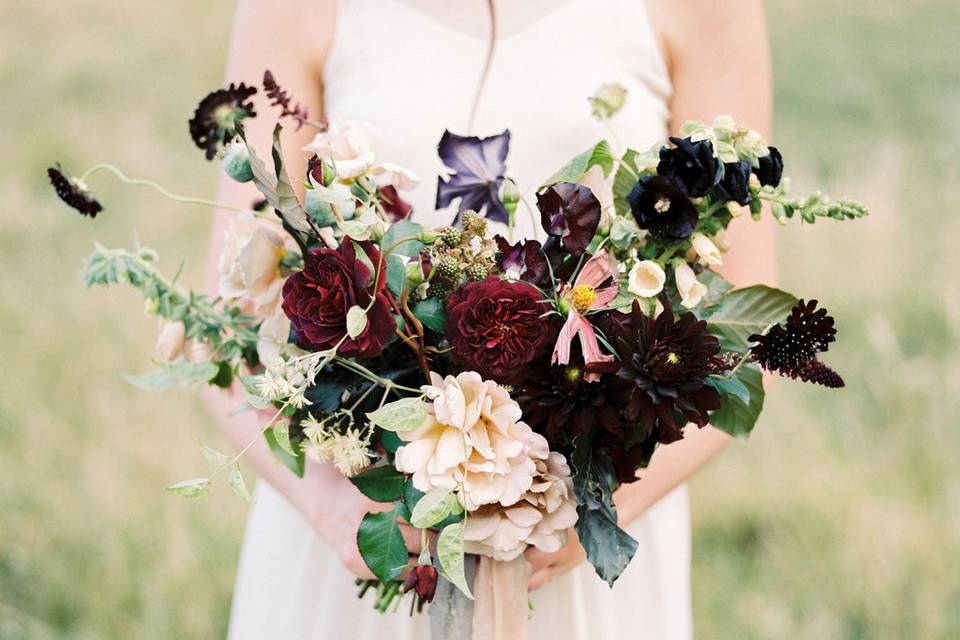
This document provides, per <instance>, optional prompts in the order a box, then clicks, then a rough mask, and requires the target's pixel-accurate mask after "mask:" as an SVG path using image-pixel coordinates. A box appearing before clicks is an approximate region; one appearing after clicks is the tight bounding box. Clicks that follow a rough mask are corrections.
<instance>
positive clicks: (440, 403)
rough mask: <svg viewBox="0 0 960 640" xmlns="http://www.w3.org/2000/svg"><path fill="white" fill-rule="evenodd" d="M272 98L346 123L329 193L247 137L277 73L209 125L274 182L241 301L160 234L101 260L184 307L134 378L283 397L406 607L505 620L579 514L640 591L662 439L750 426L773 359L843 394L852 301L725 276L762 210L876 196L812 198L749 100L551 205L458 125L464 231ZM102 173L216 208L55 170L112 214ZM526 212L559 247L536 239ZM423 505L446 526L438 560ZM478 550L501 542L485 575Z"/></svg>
mask: <svg viewBox="0 0 960 640" xmlns="http://www.w3.org/2000/svg"><path fill="white" fill-rule="evenodd" d="M264 90H265V91H266V92H267V94H268V95H269V96H270V98H271V99H272V100H273V104H274V105H275V106H277V107H279V108H280V109H281V114H280V117H281V118H287V119H291V120H293V121H295V122H296V123H297V125H298V126H312V127H316V129H317V131H318V132H317V135H316V138H315V139H314V141H313V142H312V143H311V144H310V145H308V146H307V147H306V151H307V152H308V153H310V154H312V155H311V157H310V160H309V166H308V171H307V175H306V176H305V177H304V181H303V183H304V186H305V188H306V197H305V198H304V200H303V202H301V201H300V199H299V198H298V197H297V195H296V192H295V190H294V188H293V181H292V179H291V178H290V176H288V175H287V171H286V169H285V167H284V164H283V159H282V158H283V155H282V152H281V149H280V142H279V140H280V138H279V132H280V126H279V125H277V128H276V129H275V132H274V145H273V149H272V160H273V162H272V167H269V166H268V165H267V164H266V163H265V162H264V161H263V160H262V159H261V156H260V155H259V154H258V153H257V152H256V151H255V150H254V149H253V148H252V147H250V146H248V145H247V144H246V140H245V135H244V131H243V121H244V120H246V119H247V118H252V117H255V114H254V113H253V110H252V107H251V105H250V103H249V102H248V100H249V97H250V96H251V95H253V94H254V93H255V92H256V91H257V89H256V88H254V87H247V86H245V85H242V84H241V85H239V86H237V85H230V86H229V87H228V88H226V89H223V90H219V91H215V92H213V93H211V94H210V95H209V96H207V97H206V98H205V99H204V100H203V101H202V102H201V103H200V105H199V107H198V109H197V112H196V114H195V116H194V118H193V119H192V120H191V121H190V132H191V135H192V137H193V139H194V141H195V142H196V144H197V145H198V146H199V147H201V148H202V149H204V150H205V153H206V157H207V158H208V159H213V158H221V159H222V161H223V165H224V170H225V171H226V173H227V174H228V175H229V176H230V177H231V178H233V179H235V180H238V181H241V182H246V181H250V182H253V184H255V185H256V187H257V188H258V189H259V191H260V192H261V194H262V195H263V198H264V200H263V202H262V203H260V204H258V205H257V206H255V207H252V208H251V209H245V210H240V211H238V215H237V218H236V220H235V223H234V225H233V226H232V227H231V229H230V231H229V232H228V234H227V242H226V244H225V249H224V253H223V255H222V256H221V257H220V264H219V267H220V272H221V281H220V297H219V298H217V299H214V300H210V299H208V298H207V297H206V296H203V295H199V294H196V293H194V292H192V291H185V290H183V289H181V288H180V287H179V286H178V285H177V282H176V280H177V279H176V278H172V279H168V278H166V277H165V276H163V275H162V274H161V273H160V272H159V271H158V269H157V256H156V254H155V252H153V251H151V250H150V249H146V248H143V247H136V248H134V250H132V251H127V250H122V249H106V248H103V247H99V246H98V247H97V249H96V250H95V251H94V253H93V254H92V255H91V256H90V258H89V259H88V261H87V266H86V270H85V280H86V282H87V284H88V285H92V284H99V285H110V284H115V283H119V282H128V283H130V284H132V285H134V286H136V287H137V288H139V289H140V290H141V291H142V292H143V294H144V296H145V299H146V302H147V309H148V312H150V313H152V314H155V315H157V316H159V317H161V318H163V319H164V322H165V325H164V328H163V330H162V332H161V335H160V340H159V343H158V349H157V355H158V368H157V369H156V370H155V371H153V372H150V373H147V374H143V375H139V376H128V380H129V381H131V382H132V383H134V384H136V385H138V386H141V387H144V388H150V389H161V388H165V387H169V386H171V385H174V384H176V383H178V382H186V383H196V384H214V385H218V386H222V387H227V386H230V385H233V384H240V385H242V386H243V388H244V389H245V391H246V398H247V404H248V405H249V406H251V407H253V408H256V409H260V410H269V411H270V412H271V417H270V419H269V420H268V421H267V422H266V423H265V424H264V425H263V433H262V437H265V438H266V439H267V441H268V442H269V444H270V446H271V448H272V449H273V450H274V452H275V453H276V454H277V455H278V456H279V457H280V459H281V460H283V461H284V463H285V464H286V465H287V466H288V467H290V469H291V470H293V472H294V473H297V474H303V470H304V465H305V463H306V460H308V459H309V460H313V461H316V462H329V463H331V464H332V465H333V466H335V468H336V469H337V470H338V471H339V472H340V473H342V474H343V475H344V476H347V477H349V478H350V479H351V481H352V482H353V484H354V485H355V486H356V487H357V488H358V489H359V490H360V491H361V492H362V493H363V494H364V495H365V496H367V497H368V498H369V499H371V500H374V501H376V502H379V503H384V505H385V507H386V508H385V510H383V511H378V512H376V513H370V514H368V515H367V516H366V517H364V518H363V522H362V523H361V525H360V527H359V530H358V532H357V539H356V544H357V547H358V549H359V552H360V554H361V555H362V557H363V559H364V561H365V563H366V565H367V566H368V567H369V568H370V570H371V571H372V573H373V574H374V575H375V576H376V578H377V579H376V580H375V581H372V582H370V581H366V582H362V583H361V589H362V591H361V595H362V594H363V593H367V592H368V591H370V590H371V589H373V590H374V591H375V592H376V607H377V608H378V609H379V610H381V611H384V610H386V609H387V607H389V606H390V605H391V604H392V603H394V602H395V601H396V599H397V598H398V597H401V594H402V593H405V592H413V593H414V594H415V595H414V597H413V598H412V599H411V607H415V608H417V609H419V608H421V607H422V606H423V604H424V603H425V602H429V601H430V600H431V599H432V598H433V596H434V593H435V590H436V589H437V585H438V576H439V577H442V581H441V583H445V584H452V585H455V586H456V587H457V588H459V589H460V590H461V591H462V592H463V593H464V594H466V595H467V596H468V597H471V596H472V592H473V591H476V592H477V596H478V599H480V598H481V597H482V598H484V599H485V600H484V602H483V603H481V602H478V603H477V607H478V608H477V612H478V613H477V617H479V616H480V615H481V613H480V612H489V604H488V603H489V597H490V589H489V587H490V582H489V580H490V576H494V575H505V574H506V573H509V571H508V570H507V569H506V568H507V567H520V571H521V572H522V568H523V567H524V566H525V565H524V560H523V558H522V553H523V552H524V550H525V549H527V548H528V547H529V546H535V547H537V548H539V549H541V550H543V551H545V552H552V551H556V550H558V549H560V548H561V547H562V546H563V545H564V543H565V541H566V539H567V536H568V532H569V530H570V529H571V528H574V527H575V529H576V532H577V535H578V536H579V540H580V543H581V544H582V545H583V548H584V549H585V551H586V555H587V558H588V560H589V561H590V562H591V563H592V564H593V566H594V567H595V568H596V571H597V573H598V574H599V575H600V577H601V578H603V579H604V580H606V581H607V582H609V583H610V584H611V585H612V584H613V583H614V582H615V581H616V579H617V577H618V576H619V575H620V574H621V573H622V572H623V570H624V569H625V568H626V566H627V564H628V563H629V562H630V559H631V558H632V556H633V555H634V553H635V551H636V546H637V543H636V542H635V541H634V540H633V539H632V538H631V537H630V536H629V535H628V534H627V533H626V532H624V531H623V530H622V529H620V527H619V526H618V523H617V513H616V507H615V504H614V501H613V493H614V491H615V490H616V489H617V487H619V486H620V485H622V484H625V483H630V482H634V481H635V480H636V479H637V471H638V470H639V469H642V468H644V467H645V466H646V465H647V464H648V463H649V462H650V459H651V457H652V456H653V455H654V454H655V451H656V449H657V447H658V445H660V444H669V443H671V442H674V441H676V440H679V439H681V438H682V437H683V433H684V429H690V428H698V427H704V426H706V425H707V424H710V425H713V426H714V427H716V428H718V429H722V430H723V431H726V432H728V433H730V434H733V435H736V436H746V435H748V434H749V433H750V431H751V430H752V428H753V426H754V424H755V423H756V420H757V418H758V416H759V414H760V412H761V409H762V407H763V399H764V391H763V387H762V384H761V370H766V371H768V372H771V373H777V374H780V375H783V376H787V377H791V378H795V379H798V380H801V381H805V382H811V383H815V384H819V385H822V386H825V387H831V388H835V387H841V386H843V381H842V379H841V377H840V376H839V375H838V374H837V373H836V372H834V371H833V370H832V369H830V368H829V367H828V366H827V365H826V364H824V363H823V362H822V361H821V360H820V354H822V353H823V352H825V351H827V349H828V347H829V345H830V343H832V342H833V341H834V339H835V334H836V330H835V329H834V321H833V318H831V317H830V316H829V315H828V314H827V312H826V310H825V309H823V308H821V307H820V306H819V305H818V303H817V302H816V301H815V300H811V301H803V300H797V299H796V298H794V297H793V296H792V295H790V294H788V293H786V292H783V291H780V290H778V289H774V288H771V287H768V286H764V285H755V286H751V287H747V288H742V289H734V288H733V287H732V286H731V285H730V283H728V282H726V281H725V280H724V279H723V278H722V277H721V276H720V275H719V274H717V273H716V272H715V271H714V270H713V269H712V268H713V267H715V266H718V265H720V264H722V261H723V255H724V253H725V250H726V248H727V247H726V245H725V243H724V231H725V230H726V228H727V227H728V226H729V225H730V223H731V221H732V220H733V219H734V218H736V217H738V216H752V217H753V218H755V219H759V218H760V217H761V216H763V215H773V216H774V217H775V218H776V219H777V220H778V221H779V222H781V223H784V224H785V223H788V222H789V221H791V220H792V219H794V218H800V220H801V221H802V222H806V223H814V222H816V220H817V218H833V219H835V220H847V219H853V218H858V217H860V216H863V215H866V209H865V208H864V207H863V206H862V205H859V204H858V203H855V202H850V201H846V200H840V201H833V200H830V199H829V198H827V197H826V196H824V195H822V194H819V193H816V194H813V195H811V196H808V197H794V196H791V195H790V194H789V180H788V179H786V178H784V177H783V176H782V173H783V160H782V157H781V155H780V153H779V151H778V150H777V149H776V148H774V147H770V146H768V145H767V144H766V142H765V141H764V140H763V138H762V137H761V136H760V135H759V134H758V133H757V132H755V131H752V130H750V129H748V128H746V127H743V126H741V125H739V124H737V123H735V122H734V121H733V120H732V119H731V118H729V117H720V118H717V119H716V120H715V121H714V122H713V123H712V124H710V125H707V124H704V123H702V122H688V123H686V124H685V125H684V126H683V127H682V129H681V136H680V137H675V138H670V140H669V143H668V144H664V145H658V146H657V147H655V148H654V149H651V150H649V151H636V150H632V149H627V150H625V151H623V152H615V151H614V150H613V148H612V147H611V145H610V144H609V143H607V142H605V141H600V142H598V143H597V144H595V145H594V146H592V147H591V148H589V149H587V150H585V151H584V152H583V153H582V154H580V155H579V156H577V157H576V158H573V159H571V160H570V161H569V162H567V163H566V164H565V165H563V166H562V167H561V168H560V170H559V171H557V172H556V173H554V174H553V175H552V176H551V177H550V178H549V179H547V180H545V181H544V182H543V183H542V184H540V185H530V186H531V187H532V189H531V190H530V193H531V194H533V196H532V197H530V198H527V197H524V195H523V193H524V192H523V191H522V190H521V189H520V188H518V186H517V185H516V184H515V183H514V182H513V181H512V180H510V179H509V177H508V172H507V162H506V161H507V156H508V151H509V144H510V134H509V132H508V131H504V132H503V133H500V134H497V135H493V136H489V137H485V138H479V137H473V136H459V135H456V134H453V133H450V132H449V131H448V132H445V133H444V134H443V135H442V137H441V138H440V143H439V146H438V151H439V154H440V157H441V159H442V160H443V161H444V163H445V165H446V166H447V167H448V169H449V170H450V173H449V175H447V176H442V177H440V179H439V181H438V186H437V208H438V209H439V208H444V207H448V206H451V205H452V204H454V203H456V205H457V211H456V214H455V215H453V214H451V225H450V226H446V227H440V228H425V227H423V226H422V225H420V224H418V223H416V222H414V221H413V219H412V218H411V215H412V208H411V206H410V205H409V204H408V203H407V202H406V201H405V200H404V197H403V194H404V193H405V192H407V191H409V189H410V188H412V187H413V186H414V185H415V184H416V178H415V177H414V176H413V175H412V174H411V173H410V172H408V171H405V170H404V169H402V168H401V167H399V166H397V165H393V164H390V163H387V162H383V161H382V160H381V159H380V158H377V157H376V156H375V154H374V152H373V148H374V145H373V144H372V143H371V140H372V139H373V138H374V137H375V136H377V135H379V134H378V133H377V132H376V131H374V130H373V128H372V127H369V126H368V125H364V124H362V123H357V122H341V123H332V124H329V125H328V124H327V123H326V122H322V121H313V120H310V118H309V114H307V113H306V111H305V110H304V109H303V108H302V107H300V106H299V105H296V104H295V103H294V102H293V100H292V99H291V97H290V96H288V95H287V94H286V92H285V91H283V89H282V88H281V87H280V86H279V84H278V83H277V82H276V80H275V79H274V78H273V77H272V75H270V74H269V72H268V73H267V74H265V76H264ZM622 99H623V94H622V92H619V91H613V90H611V88H610V87H606V88H604V90H602V91H601V92H600V93H598V94H597V96H595V97H594V98H593V99H592V105H593V108H594V113H595V115H596V116H597V117H599V118H609V117H610V115H612V113H614V112H616V110H617V109H618V108H619V107H620V104H621V103H622ZM99 170H107V171H111V172H113V173H114V174H116V175H117V176H118V177H120V178H121V179H122V180H125V181H128V182H132V183H139V184H148V185H151V186H154V187H155V188H157V189H158V190H161V191H162V192H163V193H165V194H167V195H170V196H171V197H174V199H179V200H186V201H189V202H195V203H196V202H201V203H202V202H203V201H200V200H198V199H192V198H180V197H178V196H172V195H171V194H169V193H167V192H166V191H165V190H162V189H161V188H160V187H158V186H157V185H153V184H152V183H147V182H146V181H133V180H130V179H129V178H126V176H124V175H123V174H122V173H121V172H119V171H118V170H116V169H114V168H113V167H111V166H109V165H99V166H98V167H95V168H94V169H93V170H91V171H90V172H87V174H85V175H84V176H82V177H81V178H72V177H69V176H68V175H66V174H65V173H63V172H62V170H60V169H59V168H51V169H50V177H51V180H52V182H53V184H54V186H55V187H56V189H57V194H58V195H59V196H60V198H61V199H62V200H64V201H65V202H66V203H67V204H69V205H70V206H72V207H73V208H75V209H77V210H78V211H80V212H81V213H83V214H85V215H88V216H90V217H95V216H96V215H97V214H99V213H100V212H101V211H102V207H101V205H100V203H99V202H97V201H96V200H95V199H94V198H93V196H92V195H91V194H90V193H89V191H88V189H87V186H86V181H87V179H88V178H89V177H90V176H91V175H92V174H93V173H94V172H96V171H99ZM545 173H546V172H545ZM531 200H535V201H533V202H532V201H531ZM764 203H768V209H769V213H767V212H766V211H765V208H764V206H763V205H764ZM521 207H523V208H524V209H525V210H526V213H528V214H531V215H534V216H536V218H537V219H538V220H539V222H540V226H541V227H542V231H543V235H542V236H541V237H542V240H535V239H530V238H524V239H521V238H516V237H514V232H515V221H516V216H517V215H518V214H519V213H518V210H519V209H520V208H521ZM690 425H695V427H694V426H690ZM242 454H243V452H242V451H241V452H240V454H239V455H237V456H234V457H229V456H226V455H223V454H221V453H219V452H216V451H213V450H211V449H208V448H205V449H204V455H205V456H206V457H207V458H208V460H209V461H210V462H211V463H213V464H214V465H215V471H214V472H213V473H212V474H210V475H209V476H206V477H202V478H197V479H193V480H187V481H184V482H179V483H176V484H174V485H171V486H170V487H168V488H169V489H170V490H171V491H173V492H175V493H178V494H180V495H184V496H187V497H196V496H199V495H202V494H203V493H205V492H206V491H207V490H208V489H209V487H210V484H211V482H212V480H213V479H214V477H215V476H218V475H219V474H221V473H227V474H228V481H229V483H230V485H231V486H232V487H233V488H234V489H235V490H236V491H237V492H238V493H239V494H240V495H242V496H244V497H246V496H247V490H246V486H245V484H244V480H243V478H242V476H241V475H240V471H239V467H238V466H237V464H236V463H237V460H238V459H239V457H240V456H241V455H242ZM399 522H405V523H408V524H409V525H411V526H412V527H414V528H416V529H418V530H420V531H421V539H422V544H421V548H422V550H421V552H420V553H419V554H416V555H412V554H410V552H409V551H408V547H407V544H406V543H405V540H404V537H403V535H402V532H401V530H400V525H399V524H398V523H399ZM467 554H477V555H479V556H481V557H482V558H483V560H481V562H480V565H479V567H478V568H477V576H478V577H477V579H476V582H474V583H473V584H472V585H471V582H472V581H471V580H470V579H469V577H468V576H469V575H470V573H471V571H470V570H469V568H468V565H469V564H470V563H468V562H467V561H466V559H465V558H466V556H467ZM513 575H517V574H513ZM524 584H525V582H524ZM523 608H525V603H524V607H523ZM521 613H522V612H521ZM485 615H486V614H485ZM473 624H474V628H477V624H478V623H477V620H476V618H475V619H474V621H473ZM481 626H482V624H481Z"/></svg>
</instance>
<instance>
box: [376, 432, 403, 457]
mask: <svg viewBox="0 0 960 640" xmlns="http://www.w3.org/2000/svg"><path fill="white" fill-rule="evenodd" d="M377 433H379V434H380V444H381V445H383V448H384V449H386V450H387V452H388V453H396V452H397V449H399V448H400V447H402V446H403V445H404V442H403V440H401V439H400V436H398V435H397V434H396V433H395V432H393V431H387V430H386V429H380V430H379V431H378V432H377Z"/></svg>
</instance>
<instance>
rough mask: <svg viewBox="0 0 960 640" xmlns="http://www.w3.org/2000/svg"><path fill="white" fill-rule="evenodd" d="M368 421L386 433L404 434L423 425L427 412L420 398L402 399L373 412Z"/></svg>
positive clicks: (369, 414)
mask: <svg viewBox="0 0 960 640" xmlns="http://www.w3.org/2000/svg"><path fill="white" fill-rule="evenodd" d="M367 419H368V420H369V421H370V422H371V423H373V424H375V425H376V426H378V427H380V428H381V429H384V430H386V431H396V432H404V431H410V430H412V429H416V428H417V427H419V426H420V425H422V424H423V421H424V420H426V419H427V410H426V408H425V407H424V404H423V400H422V399H420V398H401V399H400V400H395V401H394V402H390V403H387V404H385V405H383V406H382V407H380V408H379V409H377V410H376V411H371V412H370V413H368V414H367Z"/></svg>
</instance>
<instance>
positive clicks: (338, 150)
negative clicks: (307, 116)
mask: <svg viewBox="0 0 960 640" xmlns="http://www.w3.org/2000/svg"><path fill="white" fill-rule="evenodd" d="M382 139H383V137H382V136H381V134H380V131H379V130H378V129H377V128H376V127H374V126H373V125H371V124H367V123H366V122H360V121H358V120H345V121H343V122H338V123H335V124H332V125H330V128H329V129H327V130H326V131H324V132H322V133H318V134H317V135H316V137H314V139H313V141H311V142H310V144H308V145H307V146H305V147H304V148H303V150H304V151H306V152H308V153H315V154H317V155H318V156H319V157H320V158H325V159H326V158H330V159H333V161H334V163H335V164H336V167H337V176H338V177H339V178H342V179H347V180H349V179H352V178H356V177H357V176H360V175H363V174H364V173H366V172H367V171H368V170H369V169H370V168H371V167H372V166H373V163H374V160H375V159H376V154H377V150H378V149H379V147H380V144H381V141H382Z"/></svg>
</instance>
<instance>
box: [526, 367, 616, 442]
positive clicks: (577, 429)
mask: <svg viewBox="0 0 960 640" xmlns="http://www.w3.org/2000/svg"><path fill="white" fill-rule="evenodd" d="M585 373H586V367H585V365H584V364H583V359H582V358H578V359H576V360H575V361H572V362H571V363H570V364H567V365H560V366H552V367H541V368H538V369H536V370H534V371H531V372H530V375H529V376H528V377H527V379H526V380H525V381H524V382H523V384H522V385H521V390H522V391H521V395H522V397H524V398H525V405H526V411H525V415H526V420H527V422H528V423H529V424H530V426H532V427H533V428H534V429H537V430H539V431H541V432H543V433H544V434H546V436H547V440H549V441H550V444H551V445H553V446H552V447H551V448H553V449H560V448H562V447H564V446H567V445H570V444H572V443H573V440H574V438H576V437H577V436H582V435H586V434H587V433H588V432H590V431H597V432H609V433H611V434H613V435H615V436H619V437H621V438H622V437H623V436H624V431H623V425H622V424H621V420H620V413H619V412H618V411H617V409H616V407H617V406H618V405H617V402H618V399H617V398H616V397H614V396H615V395H616V391H615V390H614V389H612V388H611V387H610V385H608V384H605V383H604V382H602V381H600V382H587V381H586V380H585V379H584V374H585Z"/></svg>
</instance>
